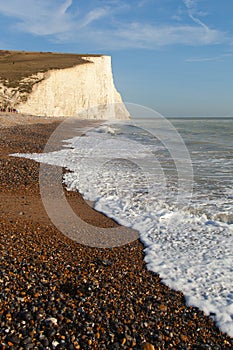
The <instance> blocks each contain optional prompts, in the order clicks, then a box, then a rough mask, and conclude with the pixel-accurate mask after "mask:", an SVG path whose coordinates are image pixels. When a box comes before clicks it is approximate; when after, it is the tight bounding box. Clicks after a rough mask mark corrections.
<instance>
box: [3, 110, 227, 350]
mask: <svg viewBox="0 0 233 350" xmlns="http://www.w3.org/2000/svg"><path fill="white" fill-rule="evenodd" d="M61 121H62V119H61V118H60V119H57V118H55V119H53V118H40V117H30V116H27V118H25V117H24V116H19V115H17V116H16V115H9V116H8V117H3V116H2V115H1V116H0V134H1V137H0V144H1V159H0V162H1V167H0V169H1V170H0V171H1V173H0V176H1V177H0V178H1V191H0V196H1V201H0V203H1V222H0V232H1V251H2V252H1V254H0V256H1V262H0V264H1V266H0V267H1V269H0V270H1V277H0V279H1V285H2V288H1V289H2V290H1V294H2V295H1V298H2V300H3V304H2V305H3V306H2V309H0V317H1V328H2V335H1V336H0V340H1V341H0V344H1V346H2V348H3V349H8V348H12V346H15V348H17V349H20V347H21V348H23V349H24V348H25V347H24V346H26V345H27V347H26V348H27V349H30V348H31V349H36V348H38V349H46V346H47V347H48V346H49V347H50V348H56V346H57V348H59V349H62V348H64V349H140V346H141V344H142V343H143V341H147V342H149V343H151V344H153V345H154V347H155V349H170V348H173V349H174V348H176V349H184V348H185V349H204V348H205V349H207V348H209V349H213V348H214V349H232V348H233V339H231V338H230V337H228V336H226V335H225V334H223V333H221V332H220V331H219V330H218V328H217V327H216V326H215V325H214V322H213V321H212V319H210V318H208V317H207V316H205V315H204V314H203V312H201V311H199V310H198V309H197V308H194V307H186V305H185V300H184V297H183V295H182V293H180V292H176V291H173V290H171V289H169V288H168V287H166V286H165V285H164V284H162V283H161V280H160V278H159V276H158V275H156V274H154V273H152V272H150V271H148V270H147V269H146V265H145V263H144V262H143V258H144V254H143V245H142V244H141V242H140V241H135V242H132V243H130V244H128V245H126V246H123V247H120V248H114V249H98V248H90V247H87V246H82V245H80V244H78V243H75V242H73V241H71V240H69V239H68V238H67V237H65V236H64V235H62V234H61V233H60V232H59V231H58V230H57V229H56V228H55V227H54V225H53V224H52V223H51V222H50V220H49V218H48V217H47V214H46V212H45V210H44V209H43V206H42V202H41V199H40V194H39V184H38V170H39V164H37V163H35V162H34V161H31V160H28V159H23V158H17V159H16V158H13V157H9V154H11V153H17V152H19V153H31V152H41V151H42V150H43V147H44V145H45V143H46V141H47V139H48V137H49V136H50V134H51V133H52V131H53V130H54V129H55V128H56V126H58V125H59V122H61ZM66 195H67V198H68V200H69V201H70V203H71V205H72V207H73V208H74V209H75V210H76V211H77V212H78V215H80V217H81V218H82V219H83V220H89V221H88V222H89V223H91V224H92V225H94V226H101V227H113V226H115V225H116V223H114V222H113V221H112V220H111V219H109V218H107V217H105V216H104V215H102V214H100V213H98V212H96V211H95V210H93V209H92V208H90V207H89V206H88V205H87V204H86V203H85V201H84V200H83V199H82V197H81V196H80V195H79V194H77V193H73V192H67V191H66ZM55 320H56V321H55ZM12 332H13V333H12ZM11 333H12V334H11ZM4 344H5V345H4ZM11 344H13V345H11ZM30 344H31V345H30ZM30 346H31V347H30ZM59 346H60V347H59ZM62 346H63V347H62Z"/></svg>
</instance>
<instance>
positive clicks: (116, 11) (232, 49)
mask: <svg viewBox="0 0 233 350" xmlns="http://www.w3.org/2000/svg"><path fill="white" fill-rule="evenodd" d="M0 30H1V37H0V47H1V48H2V49H11V50H31V51H58V52H74V53H104V54H110V55H111V56H112V60H113V73H114V78H115V83H116V86H117V88H118V90H119V91H120V92H121V94H122V97H123V99H124V100H125V101H126V102H133V103H138V104H142V105H144V106H148V107H150V108H153V109H155V110H157V111H158V112H160V113H161V114H163V115H164V116H190V115H195V116H205V115H207V116H233V96H232V95H233V1H231V0H221V1H220V0H128V1H126V0H90V1H88V0H7V1H1V3H0Z"/></svg>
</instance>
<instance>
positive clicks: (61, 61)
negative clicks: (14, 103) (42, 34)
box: [0, 50, 101, 92]
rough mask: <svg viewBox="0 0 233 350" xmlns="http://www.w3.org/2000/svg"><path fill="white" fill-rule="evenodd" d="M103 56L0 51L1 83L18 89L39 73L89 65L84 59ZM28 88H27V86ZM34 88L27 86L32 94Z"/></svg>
mask: <svg viewBox="0 0 233 350" xmlns="http://www.w3.org/2000/svg"><path fill="white" fill-rule="evenodd" d="M83 56H85V57H90V58H91V57H96V56H101V55H85V54H83V55H78V54H63V53H52V52H25V51H6V50H5V51H3V50H0V82H2V83H3V84H4V85H5V86H7V87H12V88H17V87H19V82H20V81H21V80H22V79H23V78H26V77H29V76H31V75H33V74H36V73H38V72H46V71H48V70H50V69H62V68H68V67H73V66H75V65H78V64H83V63H87V61H86V60H84V59H83V58H82V57H83ZM25 88H26V86H25ZM31 88H32V86H30V84H29V85H28V86H27V89H26V90H27V91H28V92H30V90H31Z"/></svg>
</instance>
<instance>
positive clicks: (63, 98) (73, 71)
mask: <svg viewBox="0 0 233 350" xmlns="http://www.w3.org/2000/svg"><path fill="white" fill-rule="evenodd" d="M83 58H84V59H86V60H87V63H85V64H80V65H77V66H74V67H71V68H65V69H55V70H50V71H47V72H46V73H43V74H44V76H43V79H42V80H41V79H40V81H39V82H38V83H36V84H34V85H33V89H32V92H31V93H30V94H29V95H28V96H27V99H26V101H21V102H19V103H18V104H17V109H18V111H19V112H20V113H24V114H31V115H39V116H65V117H72V116H75V117H79V118H85V119H107V120H108V119H128V118H129V113H128V111H127V110H126V108H125V106H124V104H123V103H122V99H121V96H120V94H119V93H118V92H117V90H116V88H115V86H114V82H113V75H112V66H111V57H110V56H100V57H85V56H84V57H83ZM40 74H41V73H40Z"/></svg>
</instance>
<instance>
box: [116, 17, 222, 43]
mask: <svg viewBox="0 0 233 350" xmlns="http://www.w3.org/2000/svg"><path fill="white" fill-rule="evenodd" d="M118 36H119V37H121V38H122V39H124V40H125V41H127V42H129V43H131V44H132V45H136V43H138V46H141V47H145V48H153V46H152V45H154V46H164V45H173V44H185V45H205V44H213V43H217V42H218V41H220V40H222V34H221V33H219V32H218V31H215V30H209V31H208V32H206V31H205V30H204V29H203V28H201V27H194V26H187V25H186V26H185V25H180V26H162V27H156V26H151V25H142V24H140V23H134V24H131V25H130V26H128V27H127V28H125V29H119V30H118Z"/></svg>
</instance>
